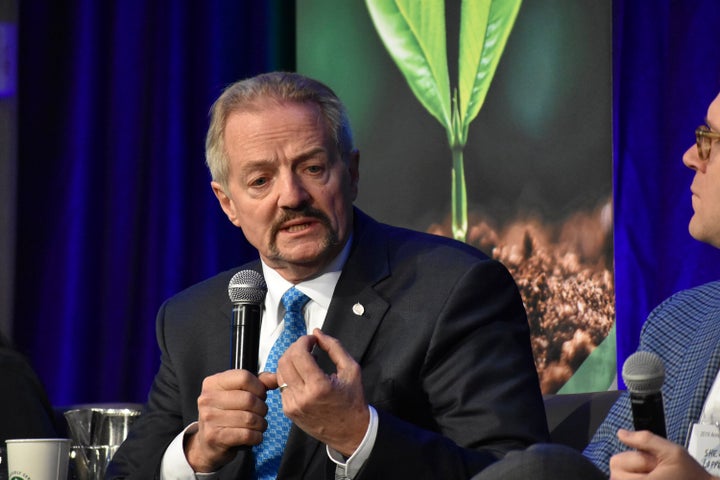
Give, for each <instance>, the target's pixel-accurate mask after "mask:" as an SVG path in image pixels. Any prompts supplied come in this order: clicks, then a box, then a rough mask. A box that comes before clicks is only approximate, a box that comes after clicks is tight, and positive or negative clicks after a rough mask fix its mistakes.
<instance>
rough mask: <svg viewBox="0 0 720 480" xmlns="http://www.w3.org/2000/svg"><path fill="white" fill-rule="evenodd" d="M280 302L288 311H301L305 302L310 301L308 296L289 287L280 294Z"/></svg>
mask: <svg viewBox="0 0 720 480" xmlns="http://www.w3.org/2000/svg"><path fill="white" fill-rule="evenodd" d="M281 301H282V304H283V307H285V310H286V311H288V312H298V313H299V312H301V311H302V308H303V307H304V306H305V304H306V303H307V302H308V301H310V297H308V296H307V295H305V294H304V293H302V292H301V291H300V290H298V289H297V288H295V287H292V288H290V289H289V290H288V291H287V292H285V293H284V294H283V296H282V300H281Z"/></svg>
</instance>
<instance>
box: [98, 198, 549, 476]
mask: <svg viewBox="0 0 720 480" xmlns="http://www.w3.org/2000/svg"><path fill="white" fill-rule="evenodd" d="M353 239H354V240H353V245H352V247H351V251H350V255H349V257H348V260H347V263H346V264H345V267H344V268H343V271H342V274H341V276H340V279H339V281H338V284H337V286H336V288H335V292H334V293H333V299H332V302H331V304H330V307H329V310H328V313H327V317H326V320H325V323H324V325H323V330H324V331H325V332H326V333H328V334H329V335H332V336H334V337H336V338H338V339H339V340H340V341H341V342H342V344H343V346H344V347H345V349H346V350H348V352H349V353H350V354H351V355H352V357H353V358H354V359H355V360H356V361H357V362H359V364H360V366H361V368H362V378H363V385H364V387H365V395H366V399H367V401H368V402H369V403H370V404H371V405H373V406H374V407H375V408H376V409H377V411H378V416H379V427H378V434H377V438H376V442H375V445H374V448H373V450H372V453H371V455H370V457H369V458H368V460H367V462H366V463H365V465H364V467H363V469H362V471H361V472H360V474H359V475H358V477H357V478H358V480H361V479H373V480H378V479H384V478H392V479H396V478H413V479H424V478H427V479H438V478H443V479H446V480H453V479H458V480H460V479H461V480H466V479H468V478H470V477H471V476H472V475H473V474H474V473H476V472H478V471H480V470H481V469H482V468H484V467H485V466H486V465H488V464H490V463H492V462H493V461H495V460H496V459H497V458H499V457H501V456H502V455H504V454H505V453H506V452H507V451H509V450H512V449H521V448H525V447H527V446H528V445H530V444H532V443H535V442H539V441H544V440H546V439H547V426H546V422H545V411H544V406H543V402H542V396H541V394H540V388H539V385H538V378H537V373H536V370H535V365H534V362H533V357H532V351H531V348H530V335H529V328H528V324H527V319H526V316H525V310H524V308H523V304H522V301H521V298H520V295H519V292H518V290H517V287H516V285H515V283H514V282H513V280H512V277H511V276H510V274H509V273H508V271H507V270H506V269H505V268H504V267H503V266H502V265H501V264H500V263H499V262H497V261H495V260H492V259H489V258H488V257H487V256H485V255H484V254H482V253H481V252H479V251H478V250H476V249H474V248H471V247H469V246H468V245H466V244H463V243H460V242H457V241H454V240H450V239H447V238H443V237H438V236H434V235H428V234H423V233H418V232H413V231H410V230H405V229H400V228H396V227H391V226H388V225H383V224H380V223H378V222H376V221H374V220H372V219H371V218H369V217H368V216H367V215H365V214H363V213H362V212H360V211H359V210H355V224H354V235H353ZM250 267H251V268H255V269H257V268H259V263H258V262H256V263H255V264H253V265H250ZM243 268H248V266H246V267H243ZM238 270H239V269H235V270H232V271H229V272H224V273H221V274H219V275H217V276H215V277H213V278H211V279H209V280H207V281H205V282H202V283H200V284H198V285H195V286H193V287H191V288H189V289H188V290H185V291H184V292H181V293H179V294H178V295H176V296H175V297H173V298H171V299H170V300H168V301H167V302H166V303H165V304H164V305H163V306H162V307H161V309H160V312H159V314H158V321H157V337H158V342H159V346H160V350H161V352H162V356H161V366H160V370H159V372H158V374H157V376H156V378H155V381H154V383H153V386H152V389H151V392H150V395H149V399H148V403H147V407H146V411H145V413H144V414H143V415H142V416H141V417H140V418H139V419H138V420H137V421H136V422H135V423H134V424H133V428H132V430H131V432H130V434H129V436H128V439H127V440H126V442H125V443H124V444H123V445H122V447H121V448H120V450H119V451H118V452H117V453H116V454H115V457H114V458H113V463H112V465H111V466H110V468H109V470H108V475H107V477H106V478H138V479H144V480H147V479H150V478H153V477H154V476H155V475H156V474H157V471H158V468H159V465H160V461H161V458H162V456H163V453H164V451H165V448H166V447H167V445H168V444H169V443H170V441H171V440H172V439H173V438H174V437H175V436H176V435H177V434H178V433H179V432H180V431H181V430H182V429H183V428H184V427H185V426H186V425H188V424H189V423H190V422H193V421H195V420H197V415H198V410H197V397H198V395H199V393H200V388H201V383H202V380H203V378H205V377H206V376H207V375H210V374H213V373H216V372H219V371H222V370H226V369H227V368H228V367H229V361H230V360H229V328H230V327H229V325H230V312H231V304H230V301H229V299H228V296H227V284H228V281H229V280H230V278H231V277H232V275H233V274H234V273H235V272H236V271H238ZM358 302H359V303H361V304H362V305H363V306H364V307H365V309H364V313H363V314H362V315H361V316H358V315H356V314H354V313H353V309H352V307H353V305H355V304H356V303H358ZM319 363H320V364H321V366H323V368H325V369H326V371H332V370H333V365H332V362H330V361H329V359H328V358H327V356H325V358H323V357H320V359H319ZM253 464H254V462H253V458H252V452H251V451H250V450H248V449H245V450H241V451H240V452H239V453H238V456H237V458H236V459H235V460H234V461H233V462H232V463H230V464H228V465H227V466H225V467H224V468H223V469H222V470H221V471H220V472H219V473H220V478H223V479H225V478H228V479H243V478H247V479H249V478H252V471H253V468H254V466H253ZM334 470H335V466H334V464H333V463H332V461H330V460H329V458H328V456H327V453H326V451H325V446H324V445H323V444H321V443H320V442H318V441H317V440H315V439H313V438H312V437H310V436H308V435H306V434H305V433H304V432H303V431H302V430H300V429H299V428H297V427H295V426H293V427H292V429H291V431H290V436H289V438H288V442H287V445H286V447H285V452H284V455H283V459H282V463H281V465H280V470H279V472H278V479H313V480H317V479H324V478H327V479H334Z"/></svg>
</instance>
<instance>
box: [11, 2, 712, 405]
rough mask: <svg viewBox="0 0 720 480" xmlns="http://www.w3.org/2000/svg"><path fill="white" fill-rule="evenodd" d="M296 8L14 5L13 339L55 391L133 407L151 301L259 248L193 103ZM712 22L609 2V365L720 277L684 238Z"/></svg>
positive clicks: (146, 374) (149, 333)
mask: <svg viewBox="0 0 720 480" xmlns="http://www.w3.org/2000/svg"><path fill="white" fill-rule="evenodd" d="M292 4H293V2H287V1H281V0H278V1H276V2H255V1H252V0H203V1H199V0H198V1H191V0H177V1H173V0H159V1H153V2H147V1H140V0H123V1H104V2H97V1H92V0H85V1H82V0H76V1H58V0H32V1H27V2H25V1H23V2H22V4H21V5H20V59H19V100H18V103H19V130H20V132H19V143H18V156H19V172H18V175H19V185H18V195H19V198H18V214H17V219H18V226H17V242H18V243H17V245H18V246H17V262H16V288H15V295H16V300H15V318H14V332H15V333H14V340H15V342H16V344H17V346H18V348H19V349H20V350H21V351H23V352H24V353H26V354H27V355H28V356H29V357H30V359H31V360H32V363H33V365H34V366H35V368H36V369H37V371H38V372H39V374H40V376H41V378H42V380H43V381H44V382H45V384H46V386H47V388H48V391H49V394H50V397H51V400H52V401H53V402H54V403H56V404H70V403H83V402H105V401H143V400H144V398H145V395H146V393H147V389H148V387H149V385H150V382H151V380H152V376H153V374H154V372H155V370H156V368H157V365H158V351H157V347H156V346H155V339H154V317H155V313H156V311H157V309H158V307H159V305H160V303H161V302H162V301H163V300H164V299H165V298H167V297H169V296H170V295H172V294H174V293H176V292H177V291H179V290H181V289H182V288H184V287H186V286H188V285H190V284H192V283H195V282H197V281H199V280H201V279H203V278H206V277H208V276H210V275H212V274H213V273H215V272H217V271H220V270H223V269H226V268H230V267H232V266H235V265H237V264H239V263H241V262H243V261H245V260H247V259H249V258H252V257H253V256H254V252H253V250H252V249H251V248H249V246H248V245H247V244H246V242H245V241H244V239H243V237H242V235H241V233H240V232H239V231H238V230H237V229H235V228H234V227H232V226H231V225H230V224H229V222H228V221H227V220H226V219H225V217H224V216H223V215H222V213H221V211H220V209H219V207H218V206H217V204H216V201H215V199H214V198H213V197H212V194H211V191H210V188H209V186H208V181H209V178H208V174H207V172H206V169H205V167H204V165H203V161H204V158H203V141H204V134H205V129H206V126H207V111H208V108H209V106H210V104H211V102H212V100H213V99H214V98H215V97H216V96H217V95H218V94H219V92H220V90H221V89H222V87H223V86H224V85H226V84H227V83H229V82H231V81H234V80H236V79H238V78H241V77H245V76H248V75H252V74H255V73H259V72H261V71H266V70H272V69H279V68H282V69H292V68H293V67H294V65H293V55H292V52H293V48H294V47H293V39H294V22H293V20H292V19H293V12H292V8H293V6H292ZM300 5H301V4H300ZM719 28H720V2H717V1H716V0H695V1H692V2H686V1H671V0H628V1H622V0H615V1H614V25H613V29H614V39H615V40H614V75H613V85H614V100H613V103H614V113H613V123H614V144H615V145H614V156H615V160H614V162H615V163H614V177H615V178H614V180H615V254H616V289H617V318H618V320H617V336H618V355H619V358H618V366H619V367H620V366H621V365H622V361H623V360H624V358H625V357H627V355H629V354H630V353H632V351H634V349H635V346H636V344H637V337H638V332H639V329H640V326H641V325H642V322H643V321H644V319H645V317H646V316H647V314H648V312H649V311H650V310H651V309H652V308H653V307H654V306H655V305H657V304H658V303H659V302H660V301H661V300H662V299H664V298H665V297H667V296H668V295H670V294H671V293H673V292H675V291H677V290H679V289H682V288H687V287H691V286H694V285H697V284H700V283H703V282H705V281H709V280H713V279H717V277H718V275H717V273H718V271H720V254H719V253H718V252H717V251H716V250H715V249H713V248H711V247H706V246H703V245H701V244H699V243H698V242H696V241H694V240H693V239H692V238H691V237H690V236H689V234H688V233H687V222H688V219H689V218H690V215H691V212H692V211H691V208H690V194H689V185H690V182H691V180H692V173H691V172H690V171H689V170H687V169H686V168H685V167H684V166H683V165H682V163H681V156H682V153H683V152H684V150H685V149H686V148H687V147H688V146H689V145H691V143H692V142H693V130H694V128H695V127H696V126H697V125H699V124H700V123H701V122H702V120H703V118H704V116H705V112H706V108H707V105H708V103H709V102H710V101H711V100H712V99H713V98H714V96H715V94H716V93H717V92H718V91H720V48H718V42H717V33H716V32H718V30H719ZM329 61H330V60H329ZM569 134H572V132H569Z"/></svg>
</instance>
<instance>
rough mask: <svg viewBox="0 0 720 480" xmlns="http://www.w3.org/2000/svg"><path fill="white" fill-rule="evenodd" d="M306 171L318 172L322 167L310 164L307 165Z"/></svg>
mask: <svg viewBox="0 0 720 480" xmlns="http://www.w3.org/2000/svg"><path fill="white" fill-rule="evenodd" d="M307 171H308V173H320V172H322V171H323V168H322V167H321V166H320V165H310V166H309V167H307Z"/></svg>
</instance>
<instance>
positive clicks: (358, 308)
mask: <svg viewBox="0 0 720 480" xmlns="http://www.w3.org/2000/svg"><path fill="white" fill-rule="evenodd" d="M352 311H353V313H354V314H355V315H357V316H358V317H360V316H362V314H363V313H365V307H363V306H362V304H361V303H360V302H358V303H356V304H355V305H353V307H352Z"/></svg>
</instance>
